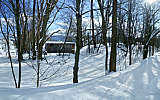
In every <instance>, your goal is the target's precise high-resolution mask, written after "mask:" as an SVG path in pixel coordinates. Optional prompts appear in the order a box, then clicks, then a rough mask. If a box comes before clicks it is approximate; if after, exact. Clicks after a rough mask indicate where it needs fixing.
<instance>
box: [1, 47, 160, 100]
mask: <svg viewBox="0 0 160 100" xmlns="http://www.w3.org/2000/svg"><path fill="white" fill-rule="evenodd" d="M104 51H105V50H104V47H103V46H102V47H101V49H100V52H99V53H94V54H88V53H86V52H87V47H84V48H83V49H82V50H81V55H80V64H79V83H77V84H72V69H73V65H74V55H73V54H71V55H70V56H69V55H68V56H64V58H62V57H61V56H57V55H56V54H48V55H47V59H48V62H54V64H56V65H55V66H54V67H58V66H59V67H61V68H62V69H63V70H61V71H60V72H59V73H58V74H57V76H56V77H54V78H51V79H49V80H46V81H42V82H41V87H40V88H36V81H35V76H34V75H35V72H34V70H33V69H32V68H31V67H29V66H28V64H26V62H23V63H22V85H21V86H22V88H20V89H15V88H14V82H13V79H12V74H11V69H10V65H9V59H8V58H7V57H5V55H1V54H0V76H1V77H0V100H159V98H160V77H159V76H160V66H159V65H160V53H157V54H155V56H152V57H150V58H147V59H145V60H143V61H141V62H138V63H135V64H133V65H131V66H127V69H125V70H123V71H118V72H115V73H110V74H109V75H107V76H105V75H104V74H105V72H104V60H105V52H104ZM109 51H110V50H109ZM62 60H63V61H64V63H60V62H59V61H62ZM13 62H14V69H15V71H16V76H18V74H17V71H18V64H17V61H16V58H13ZM27 62H28V63H29V62H31V61H27ZM45 66H47V65H46V64H45V63H44V62H42V63H41V67H42V68H45ZM121 66H122V65H121ZM62 74H63V75H62Z"/></svg>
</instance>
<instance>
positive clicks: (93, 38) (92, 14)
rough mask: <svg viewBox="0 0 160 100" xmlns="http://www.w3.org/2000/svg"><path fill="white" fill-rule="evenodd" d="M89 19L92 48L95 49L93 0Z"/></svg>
mask: <svg viewBox="0 0 160 100" xmlns="http://www.w3.org/2000/svg"><path fill="white" fill-rule="evenodd" d="M91 20H92V40H93V45H94V49H95V48H96V40H95V35H94V13H93V0H91Z"/></svg>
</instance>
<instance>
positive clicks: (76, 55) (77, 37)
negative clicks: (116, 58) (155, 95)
mask: <svg viewBox="0 0 160 100" xmlns="http://www.w3.org/2000/svg"><path fill="white" fill-rule="evenodd" d="M80 4H81V0H76V20H77V36H76V53H75V63H74V68H73V83H78V69H79V67H78V64H79V54H80V38H81V36H80V35H81V29H82V28H81V27H82V26H81V21H82V19H81V15H80Z"/></svg>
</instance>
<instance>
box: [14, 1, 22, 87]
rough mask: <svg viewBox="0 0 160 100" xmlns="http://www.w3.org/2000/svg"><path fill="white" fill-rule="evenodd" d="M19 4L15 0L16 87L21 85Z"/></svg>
mask: <svg viewBox="0 0 160 100" xmlns="http://www.w3.org/2000/svg"><path fill="white" fill-rule="evenodd" d="M19 17H20V4H19V0H16V10H15V19H16V30H17V41H18V44H17V46H18V63H19V78H18V88H20V85H21V60H22V53H21V31H20V23H19V21H20V19H19Z"/></svg>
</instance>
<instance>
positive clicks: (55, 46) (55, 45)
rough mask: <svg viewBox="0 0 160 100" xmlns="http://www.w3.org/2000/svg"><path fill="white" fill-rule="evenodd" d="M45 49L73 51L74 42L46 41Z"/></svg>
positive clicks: (51, 51)
mask: <svg viewBox="0 0 160 100" xmlns="http://www.w3.org/2000/svg"><path fill="white" fill-rule="evenodd" d="M45 50H46V51H47V53H75V43H74V42H62V41H61V42H58V41H47V42H46V43H45Z"/></svg>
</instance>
